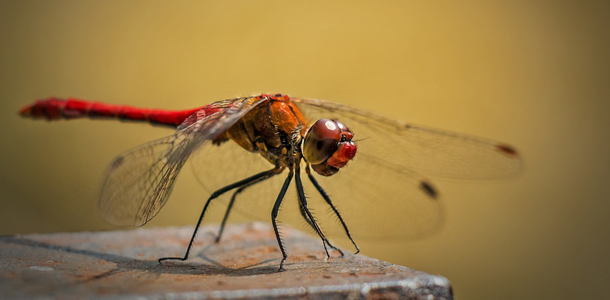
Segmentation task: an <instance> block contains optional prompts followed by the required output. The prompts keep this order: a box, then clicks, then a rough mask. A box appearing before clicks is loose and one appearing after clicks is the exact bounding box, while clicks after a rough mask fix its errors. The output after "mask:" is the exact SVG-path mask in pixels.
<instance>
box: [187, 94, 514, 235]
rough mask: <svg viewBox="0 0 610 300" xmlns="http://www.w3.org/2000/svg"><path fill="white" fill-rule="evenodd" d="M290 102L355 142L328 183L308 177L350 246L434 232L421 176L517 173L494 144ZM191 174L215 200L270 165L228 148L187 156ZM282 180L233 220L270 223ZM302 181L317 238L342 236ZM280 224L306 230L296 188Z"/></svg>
mask: <svg viewBox="0 0 610 300" xmlns="http://www.w3.org/2000/svg"><path fill="white" fill-rule="evenodd" d="M293 101H294V102H295V103H297V105H298V106H299V108H300V109H301V110H302V112H303V113H304V114H305V116H306V117H307V118H308V119H310V120H311V121H315V120H317V119H319V118H333V119H337V120H340V121H342V122H343V123H344V124H345V125H347V126H348V127H349V128H350V129H351V130H352V132H353V133H354V134H355V137H354V139H355V140H356V141H357V142H356V143H357V145H358V153H357V154H356V157H355V158H354V160H353V161H352V162H350V163H348V165H347V166H346V167H344V168H343V169H341V171H339V172H338V173H337V174H335V175H333V176H330V177H323V176H318V175H317V174H314V176H315V178H316V179H317V180H318V181H319V183H320V185H321V186H322V188H324V190H325V191H326V192H327V193H328V194H329V195H330V198H331V199H332V201H333V203H334V205H335V206H336V207H337V208H338V210H339V212H340V213H341V215H342V217H343V219H344V221H345V222H346V224H347V226H348V227H349V229H350V232H351V233H352V235H353V236H354V237H356V238H365V239H395V238H410V237H417V236H421V235H426V234H429V233H431V232H434V231H435V230H436V229H437V228H439V225H440V224H441V221H442V219H443V218H442V217H443V214H442V207H441V205H440V202H439V201H440V200H439V197H438V194H437V192H436V189H435V188H434V186H433V185H432V183H431V182H430V181H429V180H428V179H426V178H425V177H424V176H423V175H420V174H425V175H429V176H439V177H450V178H465V179H484V178H499V177H503V176H507V175H510V174H512V173H515V172H517V171H518V170H519V168H520V160H519V158H518V155H517V154H516V152H515V151H514V150H512V149H511V148H510V147H508V146H504V145H501V144H498V143H496V142H493V141H488V140H484V139H479V138H475V137H470V136H466V135H461V134H456V133H451V132H445V131H440V130H435V129H429V128H424V127H420V126H413V125H406V124H403V123H400V122H397V121H394V120H391V119H386V118H383V117H380V116H376V115H372V114H370V113H368V112H365V111H361V110H357V109H353V108H350V107H347V106H342V105H339V104H333V103H329V102H322V101H317V100H303V99H294V98H293ZM193 167H194V169H195V173H196V175H197V178H198V179H199V181H200V182H201V184H202V185H203V186H204V187H205V188H206V189H207V190H208V191H209V192H213V191H215V190H217V189H219V188H221V187H223V186H226V185H228V184H231V183H233V182H236V181H238V180H240V179H243V178H246V177H248V176H251V175H253V174H256V173H258V172H261V171H264V170H268V169H270V168H272V167H273V165H271V164H270V163H269V162H267V161H266V160H265V159H263V158H262V157H261V156H260V155H258V154H257V153H248V152H246V151H244V150H243V149H241V148H240V147H239V146H237V145H235V143H232V142H228V143H225V144H223V145H220V146H218V148H217V147H216V146H215V147H204V148H200V149H199V150H198V153H196V154H195V155H193ZM302 168H304V165H303V166H302ZM285 176H286V173H284V174H280V175H277V176H275V177H273V178H271V179H269V180H267V181H265V182H261V183H258V184H256V185H254V186H251V187H249V188H247V189H246V190H245V191H244V192H242V193H241V194H239V195H238V196H237V198H236V201H235V204H234V208H233V211H234V212H233V213H232V218H233V219H232V220H242V219H243V218H245V219H253V218H254V219H258V220H264V221H269V220H270V215H271V209H272V207H273V203H274V201H275V199H276V197H277V194H278V193H279V191H280V187H281V185H282V182H283V180H284V179H285ZM302 181H303V183H304V187H305V192H306V195H307V197H308V202H309V207H310V210H312V212H313V214H314V217H315V218H316V220H317V222H318V223H319V225H320V226H321V228H322V230H323V231H324V232H325V233H326V234H329V235H336V236H343V235H344V231H343V228H342V226H341V225H340V223H339V222H338V220H337V218H336V216H335V215H334V213H333V212H332V211H331V210H330V208H329V205H328V204H327V203H326V202H325V201H324V199H323V198H322V197H321V196H320V193H319V192H318V191H317V190H316V188H315V187H314V186H313V185H312V184H311V182H310V181H309V179H308V178H307V176H306V174H304V172H303V174H302ZM231 196H232V193H227V194H226V195H224V196H223V197H221V199H222V200H221V201H223V202H225V203H228V201H230V198H231ZM238 215H240V216H238ZM279 219H280V221H282V222H284V223H289V224H290V225H292V226H296V227H297V228H301V229H303V228H307V229H308V225H307V224H306V222H305V221H304V219H303V217H302V216H301V215H300V212H299V207H298V204H297V200H296V190H295V188H294V187H291V190H289V192H288V193H287V195H286V198H285V200H284V203H283V205H282V210H281V212H280V215H279Z"/></svg>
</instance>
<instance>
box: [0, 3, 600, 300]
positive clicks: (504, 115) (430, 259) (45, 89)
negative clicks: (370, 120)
mask: <svg viewBox="0 0 610 300" xmlns="http://www.w3.org/2000/svg"><path fill="white" fill-rule="evenodd" d="M608 12H609V10H608V5H607V4H606V3H605V2H604V1H597V2H593V1H374V2H373V1H370V2H365V1H331V3H328V1H302V2H301V1H299V2H297V1H82V0H79V1H1V2H0V40H1V42H2V47H0V113H1V118H0V137H1V139H0V140H1V141H2V146H1V147H0V166H1V171H0V203H1V206H0V234H16V233H33V232H57V231H86V230H101V229H104V230H105V229H111V228H113V227H112V226H110V225H108V224H106V223H104V222H103V221H102V220H101V218H100V217H99V216H98V214H97V212H96V198H97V193H98V189H99V184H100V182H101V179H102V175H103V171H104V169H105V168H106V165H107V164H108V163H109V162H110V161H111V159H112V158H113V157H114V156H115V155H117V154H119V153H121V152H123V151H125V150H127V149H129V148H132V147H134V146H136V145H139V144H142V143H144V142H147V141H150V140H153V139H155V138H158V137H162V136H165V135H168V134H171V132H172V131H171V130H168V129H165V128H160V127H152V126H147V125H145V124H129V123H120V122H114V121H89V120H77V121H70V122H54V123H46V122H43V121H32V120H26V119H21V118H20V117H19V116H18V115H17V111H18V110H19V108H20V107H22V106H23V105H26V104H29V103H31V102H33V101H34V100H36V99H39V98H44V97H48V96H58V97H80V98H83V99H90V100H100V101H106V102H110V103H117V104H129V105H133V106H142V107H158V108H167V109H182V108H193V107H197V106H202V105H204V104H207V103H210V102H213V101H216V100H221V99H226V98H232V97H235V96H245V95H251V94H257V93H261V92H281V93H286V94H289V95H294V96H299V97H304V98H319V99H325V100H329V101H334V102H339V103H344V104H348V105H351V106H354V107H359V108H363V109H367V110H371V111H375V112H377V113H381V114H383V115H386V116H390V117H393V118H397V119H402V120H405V121H408V122H410V123H415V124H423V125H428V126H432V127H437V128H444V129H450V130H453V131H457V132H464V133H469V134H474V135H478V136H482V137H487V138H492V139H495V140H498V141H502V142H506V143H509V144H512V145H515V146H516V147H517V149H519V151H520V152H521V154H522V156H523V158H524V161H525V168H524V171H523V172H522V174H521V175H520V176H519V177H517V178H514V179H510V180H505V181H493V182H476V181H475V182H471V181H456V180H434V182H435V184H436V186H437V187H438V188H439V189H440V191H441V193H442V195H443V201H444V209H445V213H446V220H445V226H444V228H443V229H442V230H441V231H440V232H439V233H438V234H436V235H433V236H430V237H427V238H423V239H418V240H411V241H394V242H393V243H387V244H386V243H384V244H378V243H371V242H366V241H360V246H361V248H362V249H363V253H364V254H365V255H368V256H372V257H376V258H379V259H383V260H387V261H390V262H393V263H397V264H401V265H405V266H409V267H412V268H415V269H419V270H423V271H426V272H429V273H433V274H441V275H443V276H446V277H447V278H448V279H449V280H450V281H451V282H452V284H453V286H454V292H455V294H456V295H457V297H458V298H460V299H528V298H531V299H533V298H537V299H551V298H554V299H576V298H579V299H585V298H587V297H592V296H601V295H607V292H605V285H606V283H607V282H608V280H610V275H609V274H610V272H608V269H609V267H610V263H609V260H610V259H609V258H608V252H609V251H610V247H609V242H608V241H609V238H610V236H609V229H610V222H609V221H608V216H607V215H608V213H609V212H610V201H609V200H610V197H609V192H608V191H609V189H608V182H609V176H608V171H609V170H610V168H609V167H610V155H608V151H609V150H608V149H609V148H608V145H609V144H608V141H607V139H608V138H609V137H610V130H609V129H610V121H609V119H608V118H609V117H610V115H609V114H608V112H610V97H609V96H610V71H609V61H608V57H610V56H609V55H608V54H609V53H610V47H609V43H608V41H609V40H610V37H609V34H608V32H609V30H608V28H610V24H609V22H608V21H607V20H608V18H610V14H608ZM204 195H205V194H204V192H203V189H202V188H201V187H200V186H199V185H198V183H197V182H196V180H195V178H194V176H192V173H191V172H190V171H185V172H184V175H182V176H180V178H179V179H178V183H177V186H176V188H175V190H174V193H173V195H172V199H171V200H170V201H169V203H168V205H167V206H166V207H165V208H164V210H163V211H162V212H161V213H160V214H159V215H158V217H157V218H156V219H154V220H153V221H152V222H151V225H148V226H170V225H194V222H195V221H196V219H197V217H198V214H199V211H200V209H201V206H202V201H203V198H204Z"/></svg>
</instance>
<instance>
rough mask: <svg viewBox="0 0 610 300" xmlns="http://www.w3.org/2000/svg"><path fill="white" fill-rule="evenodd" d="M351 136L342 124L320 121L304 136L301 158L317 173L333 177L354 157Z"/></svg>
mask: <svg viewBox="0 0 610 300" xmlns="http://www.w3.org/2000/svg"><path fill="white" fill-rule="evenodd" d="M353 136H354V135H353V134H352V133H351V132H350V131H349V129H348V128H347V127H346V126H345V125H343V123H341V122H339V121H335V120H329V119H320V120H318V121H316V122H315V123H314V124H313V125H312V126H311V127H310V128H309V130H308V131H307V133H306V135H305V139H304V141H303V148H302V150H303V157H304V158H305V160H306V161H307V162H308V163H310V164H311V165H312V167H313V169H314V170H315V171H316V172H317V173H319V174H321V175H324V176H330V175H333V174H335V173H336V172H338V171H339V169H340V168H342V167H343V166H345V164H347V162H348V161H349V160H351V159H352V158H354V155H356V144H354V142H352V137H353Z"/></svg>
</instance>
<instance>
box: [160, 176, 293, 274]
mask: <svg viewBox="0 0 610 300" xmlns="http://www.w3.org/2000/svg"><path fill="white" fill-rule="evenodd" d="M281 170H283V168H281V167H275V168H273V169H271V170H269V171H264V172H261V173H258V174H256V175H252V176H250V177H248V178H246V179H242V180H240V181H237V182H235V183H232V184H229V185H227V186H225V187H223V188H221V189H219V190H217V191H215V192H214V193H212V195H210V197H209V198H208V200H207V201H206V202H205V205H204V206H203V210H202V211H201V215H200V216H199V220H198V221H197V225H196V226H195V231H194V232H193V236H192V237H191V241H190V242H189V245H188V247H187V248H186V253H185V254H184V257H163V258H159V263H161V262H162V261H164V260H170V259H176V260H182V261H184V260H186V259H187V258H188V256H189V252H190V251H191V247H192V246H193V242H194V241H195V236H196V235H197V230H199V226H201V221H203V216H204V215H205V212H206V211H207V209H208V206H209V205H210V202H211V201H212V200H213V199H215V198H218V197H219V196H221V195H222V194H224V193H226V192H228V191H230V190H232V189H235V188H239V187H241V186H243V185H246V184H248V183H250V182H252V181H256V180H258V179H259V178H261V177H264V176H266V175H267V174H268V173H269V172H271V171H274V172H281Z"/></svg>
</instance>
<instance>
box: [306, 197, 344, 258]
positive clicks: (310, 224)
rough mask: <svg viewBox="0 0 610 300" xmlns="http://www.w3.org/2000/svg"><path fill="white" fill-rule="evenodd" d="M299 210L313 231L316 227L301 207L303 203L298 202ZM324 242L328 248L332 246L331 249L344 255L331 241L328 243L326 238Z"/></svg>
mask: <svg viewBox="0 0 610 300" xmlns="http://www.w3.org/2000/svg"><path fill="white" fill-rule="evenodd" d="M299 211H300V212H301V216H302V217H303V219H305V222H307V224H308V225H309V226H310V227H311V228H313V230H314V231H315V230H316V228H315V227H314V225H313V223H312V222H311V221H310V220H309V217H308V216H307V213H306V212H305V209H303V205H301V203H300V202H299ZM312 216H313V214H312ZM325 242H326V243H327V244H328V246H329V247H330V248H332V249H333V250H335V251H337V252H339V254H341V256H345V255H344V254H343V251H341V249H339V248H337V247H335V246H333V245H332V244H331V243H330V242H329V241H328V240H325Z"/></svg>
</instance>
